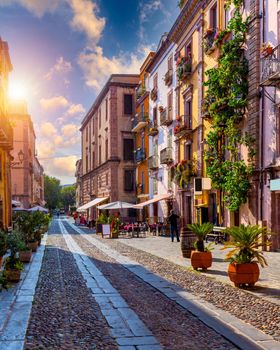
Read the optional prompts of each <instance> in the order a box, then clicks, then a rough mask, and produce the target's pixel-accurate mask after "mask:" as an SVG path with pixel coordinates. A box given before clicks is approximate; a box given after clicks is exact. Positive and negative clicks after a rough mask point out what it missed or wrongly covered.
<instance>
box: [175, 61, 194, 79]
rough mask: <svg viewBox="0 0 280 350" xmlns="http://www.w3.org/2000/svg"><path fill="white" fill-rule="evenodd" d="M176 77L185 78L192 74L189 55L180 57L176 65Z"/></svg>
mask: <svg viewBox="0 0 280 350" xmlns="http://www.w3.org/2000/svg"><path fill="white" fill-rule="evenodd" d="M176 73H177V78H178V80H179V81H182V80H185V79H187V78H188V77H189V76H190V75H191V74H192V59H191V57H182V58H181V59H180V62H179V63H178V65H177V72H176Z"/></svg>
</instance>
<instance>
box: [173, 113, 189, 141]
mask: <svg viewBox="0 0 280 350" xmlns="http://www.w3.org/2000/svg"><path fill="white" fill-rule="evenodd" d="M191 131H192V117H191V116H190V115H181V116H180V121H179V124H178V125H176V126H175V128H174V135H175V136H176V137H182V136H184V135H186V134H189V133H191Z"/></svg>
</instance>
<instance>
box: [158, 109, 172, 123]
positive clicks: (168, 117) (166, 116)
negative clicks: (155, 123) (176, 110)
mask: <svg viewBox="0 0 280 350" xmlns="http://www.w3.org/2000/svg"><path fill="white" fill-rule="evenodd" d="M172 122H173V120H172V109H169V110H168V111H167V108H164V109H163V110H162V111H160V125H170V124H172Z"/></svg>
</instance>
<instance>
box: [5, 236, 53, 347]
mask: <svg viewBox="0 0 280 350" xmlns="http://www.w3.org/2000/svg"><path fill="white" fill-rule="evenodd" d="M46 240H47V234H45V236H44V238H43V239H42V242H41V246H40V247H38V249H37V252H36V253H35V254H33V256H32V261H31V262H30V263H29V264H25V268H24V271H23V272H22V274H21V281H20V282H19V283H18V284H17V285H15V287H13V288H11V289H8V290H7V291H2V293H1V294H0V310H1V312H0V349H1V350H2V349H3V350H22V349H23V347H24V339H25V334H26V330H27V326H28V321H29V317H30V313H31V309H32V302H33V298H34V295H35V289H36V284H37V281H38V278H39V273H40V269H41V265H42V259H43V256H44V251H45V244H46Z"/></svg>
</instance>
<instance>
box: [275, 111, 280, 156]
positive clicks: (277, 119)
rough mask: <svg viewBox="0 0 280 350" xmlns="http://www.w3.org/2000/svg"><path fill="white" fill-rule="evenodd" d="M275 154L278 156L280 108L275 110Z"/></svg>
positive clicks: (279, 150)
mask: <svg viewBox="0 0 280 350" xmlns="http://www.w3.org/2000/svg"><path fill="white" fill-rule="evenodd" d="M276 152H277V155H278V156H280V106H278V107H277V109H276Z"/></svg>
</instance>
